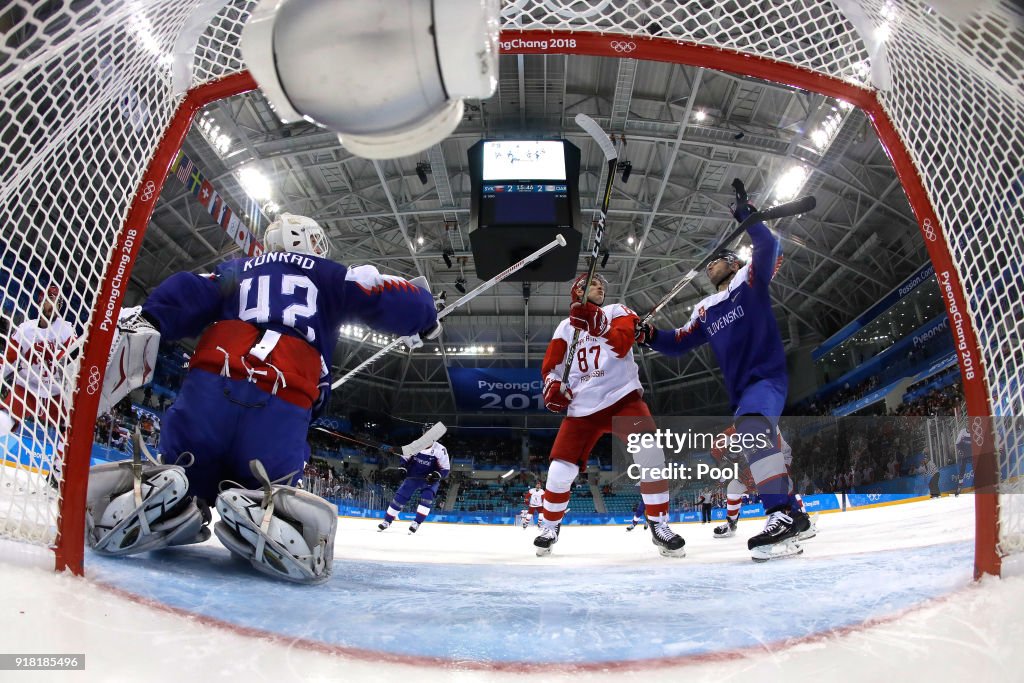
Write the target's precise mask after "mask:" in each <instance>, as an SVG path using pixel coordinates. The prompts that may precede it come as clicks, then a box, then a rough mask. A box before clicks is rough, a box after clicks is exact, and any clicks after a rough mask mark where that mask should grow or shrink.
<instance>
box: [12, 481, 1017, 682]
mask: <svg viewBox="0 0 1024 683" xmlns="http://www.w3.org/2000/svg"><path fill="white" fill-rule="evenodd" d="M973 503H974V501H973V496H970V495H964V496H961V497H960V498H952V497H947V498H943V499H940V500H937V501H931V500H925V501H921V502H916V503H910V504H904V505H892V506H885V507H879V508H874V509H868V510H858V511H851V512H842V513H833V514H824V515H821V516H820V517H819V518H818V522H817V524H818V529H819V535H818V537H817V538H815V539H812V540H809V541H806V542H804V544H803V545H804V548H805V553H804V555H803V556H801V557H796V558H790V559H784V560H777V561H773V562H770V563H767V564H760V565H759V564H754V563H753V562H751V561H750V559H749V556H748V554H747V551H746V549H745V539H746V537H747V536H749V535H752V534H753V533H754V532H755V531H756V530H759V528H760V526H761V524H763V522H762V520H748V521H743V522H741V523H740V526H739V533H738V534H737V536H736V537H734V538H731V539H725V540H723V539H713V538H712V537H711V525H700V524H683V525H677V528H678V529H679V530H680V531H681V532H682V533H683V535H684V536H685V538H686V540H687V546H686V547H687V551H688V554H687V557H686V558H683V559H668V558H663V557H661V556H659V555H658V554H657V552H656V550H655V548H654V546H653V545H652V544H651V542H650V537H649V535H648V534H646V533H645V532H643V531H642V529H641V528H637V529H635V530H633V531H632V532H628V533H627V532H626V531H625V529H624V527H622V526H607V527H594V526H571V525H567V526H565V527H563V530H562V535H561V538H560V540H559V542H558V544H557V545H556V546H555V550H554V553H553V554H552V555H551V556H549V557H546V558H538V557H536V556H535V554H534V552H533V547H532V539H533V537H534V536H535V530H534V529H533V528H531V529H529V530H524V529H522V528H520V527H512V526H483V525H479V526H478V525H455V524H440V523H429V522H428V523H427V524H426V525H424V526H423V527H422V528H421V530H420V532H419V533H418V534H416V535H410V534H408V533H407V528H408V524H407V522H405V521H399V522H396V523H395V524H394V525H393V526H392V528H391V529H390V530H388V531H386V532H383V533H379V532H378V531H377V528H376V521H375V520H366V519H348V518H342V519H340V520H339V528H338V535H337V543H336V546H335V556H336V558H337V559H336V562H335V567H334V575H333V577H332V579H331V580H330V581H329V582H328V583H327V584H325V585H322V586H319V587H302V586H296V585H291V584H286V583H282V582H280V581H275V580H273V579H270V578H267V577H264V576H263V575H261V574H259V573H257V572H256V571H255V570H252V569H250V568H249V567H248V566H247V565H245V564H243V563H240V562H237V561H235V560H232V559H231V558H230V557H229V555H228V552H227V551H226V550H225V549H224V548H222V547H221V546H220V545H219V544H218V543H217V541H216V540H215V539H214V540H211V541H209V542H208V543H206V544H204V545H201V546H191V547H187V548H180V549H177V550H175V551H163V552H159V553H149V554H144V555H140V556H135V557H129V558H124V559H121V560H111V559H107V558H100V557H98V556H96V555H93V554H87V557H86V577H85V578H84V579H81V578H75V577H72V576H70V575H54V574H53V573H52V571H50V570H49V568H48V567H45V566H31V565H33V564H41V562H40V560H41V559H43V558H40V557H39V556H37V553H39V551H36V550H29V549H26V547H25V546H21V545H18V544H12V543H8V544H5V545H4V546H3V557H4V559H5V561H4V562H3V563H0V573H2V577H3V585H4V587H5V591H4V592H5V598H4V600H3V608H2V609H3V610H4V616H3V618H4V624H5V632H6V634H5V636H4V640H5V641H6V642H5V646H4V649H5V650H6V651H7V652H26V653H27V652H33V653H38V654H43V653H49V654H53V653H84V654H85V656H86V669H85V672H84V673H83V672H75V673H70V672H68V673H64V674H52V673H39V674H37V679H38V680H45V679H49V680H52V679H53V678H54V677H56V676H58V675H60V676H62V677H71V676H75V677H76V678H77V679H78V680H104V681H109V680H127V679H129V678H131V679H140V678H141V679H144V680H160V681H163V680H167V681H171V680H174V681H180V680H187V679H190V678H191V679H193V680H211V679H226V678H229V677H230V678H236V679H238V678H240V679H244V680H256V681H262V680H268V681H269V680H274V681H282V680H382V679H394V678H397V677H409V676H414V677H415V678H416V679H417V680H523V679H525V678H529V677H533V676H538V675H543V676H545V677H546V678H557V679H568V678H570V677H578V676H581V675H583V676H584V677H586V678H587V679H611V678H614V679H616V680H622V679H626V680H630V679H641V678H645V679H646V678H649V677H650V676H652V675H653V676H656V677H657V678H658V679H659V680H671V679H676V678H682V677H683V676H685V677H686V680H688V681H703V680H715V681H730V680H740V679H742V680H749V679H750V677H751V676H753V677H755V678H757V679H759V680H765V679H766V678H767V680H776V679H780V678H781V677H783V676H786V677H789V676H794V675H795V676H799V677H807V676H815V677H819V676H821V677H827V678H828V679H830V680H834V681H842V680H859V681H862V680H880V679H881V677H882V676H883V675H884V676H885V677H892V676H899V677H906V679H907V680H924V679H928V680H939V681H947V680H964V679H965V678H968V677H969V678H970V679H971V680H979V681H981V680H996V679H999V680H1022V678H1021V674H1020V671H1021V670H1022V664H1024V654H1022V653H1021V649H1020V643H1021V642H1024V622H1022V620H1021V619H1020V614H1021V610H1022V608H1024V578H1021V577H1020V576H1019V573H1018V575H1016V576H1010V577H1008V578H1002V579H993V578H986V579H985V580H984V581H982V582H980V583H974V582H972V580H971V574H972V550H973V545H972V542H971V534H972V530H973V524H974V522H973V519H974V518H973ZM1007 573H1010V574H1013V573H1014V572H1012V571H1011V572H1007ZM11 676H14V675H13V674H8V675H7V676H2V677H0V678H2V679H3V680H13V678H11ZM22 677H24V678H25V679H28V678H30V677H31V675H26V674H21V675H20V677H18V678H17V680H22Z"/></svg>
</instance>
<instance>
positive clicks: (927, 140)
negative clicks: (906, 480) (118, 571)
mask: <svg viewBox="0 0 1024 683" xmlns="http://www.w3.org/2000/svg"><path fill="white" fill-rule="evenodd" d="M254 4H255V3H253V2H241V1H238V2H223V1H222V0H219V1H210V0H207V1H206V2H200V3H198V9H196V7H197V5H196V3H190V2H183V1H179V0H162V1H160V2H153V3H147V5H146V7H145V8H140V7H138V6H137V5H132V6H128V7H127V8H126V7H123V6H118V7H110V6H104V7H101V8H99V9H95V8H94V9H89V8H86V9H76V8H60V9H58V10H56V13H55V14H54V15H51V16H39V14H38V13H39V11H40V10H38V9H37V8H35V7H33V4H32V3H29V2H25V1H24V0H18V1H17V2H15V3H14V4H13V5H12V6H11V7H10V8H9V9H5V10H3V11H2V12H3V13H2V14H0V29H3V30H4V31H5V36H14V37H16V38H17V40H8V41H7V44H6V46H3V47H0V58H2V60H3V61H0V104H2V105H3V110H4V111H5V112H7V114H6V115H5V116H4V117H3V118H0V152H2V153H3V154H2V156H3V157H4V158H5V159H10V160H13V162H14V163H13V164H12V165H11V166H8V167H7V168H6V169H0V217H2V218H3V219H4V221H5V224H6V226H10V228H11V229H12V230H13V234H14V236H13V237H12V240H11V242H10V243H9V244H8V245H7V247H9V251H10V252H11V253H13V254H14V257H13V258H12V259H10V260H11V261H13V263H14V265H10V264H9V263H8V260H7V258H6V257H7V255H6V254H5V261H4V263H3V264H0V269H3V271H2V273H0V274H3V275H4V276H5V277H6V282H8V283H13V285H16V286H17V287H18V288H19V289H20V290H26V291H27V290H29V289H31V288H32V287H34V286H35V285H36V284H37V283H38V282H39V281H40V280H41V279H42V278H41V276H40V274H39V273H38V272H36V273H32V272H31V270H32V268H33V267H34V266H35V264H36V263H37V260H36V259H35V257H34V256H28V255H27V254H42V256H41V257H39V258H40V259H41V262H42V263H44V269H49V270H52V272H48V273H45V275H46V276H47V279H48V280H49V281H56V282H58V283H59V284H60V285H61V286H62V287H63V288H64V290H65V291H66V292H69V293H70V297H69V298H70V300H71V302H72V305H71V308H72V309H74V310H73V311H71V312H72V313H77V314H78V318H79V320H80V321H81V323H82V325H83V327H84V328H85V329H86V330H87V340H86V343H85V345H84V347H83V349H82V351H81V358H76V359H74V365H73V366H71V367H72V369H74V368H80V370H79V371H78V373H77V382H76V383H75V387H76V388H75V390H74V392H73V394H71V396H70V397H69V400H67V401H65V406H66V407H65V408H64V410H65V412H69V415H66V416H65V419H64V420H62V421H58V423H56V424H52V425H50V427H51V428H53V429H56V430H58V431H59V430H62V429H63V425H64V424H67V425H69V426H68V429H67V434H66V440H67V444H68V445H67V448H66V451H65V455H64V459H65V465H64V472H63V477H64V482H63V486H62V494H61V495H62V498H61V499H60V500H59V502H58V508H59V517H58V519H57V522H56V529H57V535H56V538H51V537H48V536H46V535H45V534H44V535H42V536H41V537H37V536H32V537H31V538H30V539H25V538H22V536H21V534H20V532H19V531H18V530H17V529H18V528H19V526H18V525H17V524H14V525H10V524H7V525H3V526H0V537H4V536H7V537H12V538H16V539H21V540H29V541H30V542H34V543H42V544H43V545H49V546H51V547H53V548H54V550H55V553H56V565H57V568H58V569H65V568H67V569H70V570H71V571H73V572H75V573H81V572H82V569H83V567H82V565H83V530H84V501H85V488H86V487H85V484H86V480H87V473H88V466H89V458H90V452H91V448H92V441H93V430H94V427H95V420H96V408H97V402H98V395H97V391H96V381H97V373H98V372H99V373H102V369H103V367H104V365H105V361H106V357H107V352H108V349H109V344H110V340H111V331H112V328H111V325H110V320H111V319H116V314H117V311H118V310H119V309H120V307H121V304H122V302H123V299H124V293H125V290H126V286H125V284H126V283H127V282H128V280H129V279H130V274H131V268H132V265H133V263H134V262H135V259H136V258H137V257H138V254H139V250H140V247H141V244H142V240H143V237H144V235H145V231H146V226H147V224H148V222H149V217H150V215H151V213H152V210H153V206H154V204H155V200H156V197H157V196H158V195H159V192H160V190H161V188H162V187H163V182H164V180H165V179H166V176H167V173H168V169H169V166H170V163H171V161H172V160H173V158H174V155H175V153H176V152H177V150H178V148H179V147H180V146H181V144H182V141H183V139H184V136H185V134H186V132H187V130H188V128H189V126H190V124H191V122H192V120H193V118H194V116H195V113H196V112H197V111H198V110H199V109H200V108H201V107H202V106H204V105H205V104H207V103H208V102H211V101H214V100H216V99H219V98H222V97H227V96H230V95H233V94H237V93H241V92H244V91H246V90H249V89H252V88H253V83H252V80H251V79H250V78H249V77H248V75H247V74H246V73H245V72H244V71H243V66H242V64H241V60H240V57H239V55H238V49H237V44H238V37H239V35H240V30H241V27H242V26H243V25H244V21H245V20H246V18H247V17H248V13H249V12H250V11H251V10H252V8H253V6H254ZM854 6H856V7H854ZM765 7H766V6H765V5H760V6H758V7H757V8H754V7H748V6H747V3H733V2H724V1H722V2H714V1H711V0H699V1H698V0H688V1H685V2H677V1H675V0H600V1H599V2H592V3H581V2H575V1H574V0H512V1H511V2H506V3H504V4H503V9H502V14H503V24H504V31H503V33H502V37H501V39H502V48H503V50H504V51H505V52H509V53H518V54H537V53H542V54H575V55H593V56H607V57H628V58H631V59H646V60H656V61H664V62H672V63H679V64H689V65H697V66H702V67H707V68H712V69H719V70H723V71H728V72H732V73H736V74H740V75H746V76H753V77H757V78H761V79H765V80H768V81H773V82H780V83H786V84H788V85H792V86H796V87H799V88H803V89H806V90H808V91H813V92H817V93H821V94H824V95H828V96H831V97H836V98H839V99H842V100H845V101H847V102H849V103H851V104H854V105H856V106H858V107H860V108H861V109H862V110H863V111H864V112H865V113H866V114H867V117H868V119H869V120H870V121H871V123H872V125H873V126H874V128H875V130H876V132H877V134H878V137H879V139H880V140H881V142H882V144H883V146H884V147H885V149H886V150H887V152H888V153H889V155H890V157H891V158H892V162H893V166H894V168H895V169H896V172H897V174H898V176H899V179H900V181H901V183H902V185H903V188H904V191H905V192H906V194H907V197H908V199H909V201H910V204H911V206H912V208H913V210H914V212H915V215H916V217H917V219H918V223H919V225H920V227H921V234H922V237H923V239H924V241H925V245H926V247H927V250H928V253H929V255H930V257H931V259H932V261H933V263H934V264H935V270H936V273H937V275H938V278H939V285H940V290H941V291H942V293H943V299H944V301H945V303H946V306H947V311H948V312H949V314H950V318H951V322H952V325H951V329H952V330H953V333H954V339H955V340H956V343H957V349H958V354H959V363H960V369H961V373H962V376H963V384H964V389H965V394H966V398H967V407H968V412H969V414H970V415H971V416H972V418H971V427H972V429H971V431H972V434H973V436H974V448H975V456H976V458H977V461H978V473H977V476H978V480H979V482H981V483H983V484H986V483H987V487H983V488H982V492H981V493H979V494H978V495H977V496H976V507H977V524H976V525H977V533H976V560H975V564H976V574H977V575H980V574H981V573H998V572H999V567H1000V557H1001V556H1002V555H1004V554H1006V553H1008V552H1017V551H1019V550H1021V549H1022V548H1024V544H1022V542H1021V531H1022V527H1024V522H1022V519H1024V511H1022V510H1021V509H1020V508H1019V507H1018V504H1017V503H1016V502H1015V501H1014V500H1013V498H1014V496H1013V495H1009V494H1004V495H1002V496H1001V497H1000V495H999V494H998V493H997V492H996V489H995V484H996V481H997V480H1000V479H1002V480H1007V479H1016V478H1017V477H1019V475H1020V474H1021V472H1020V467H1021V465H1020V462H1019V455H1005V454H1007V453H1009V454H1016V453H1019V449H1020V447H1021V443H1020V439H1021V435H1019V434H1015V433H1011V432H1007V431H1005V430H1000V429H993V426H992V424H991V423H990V421H989V419H988V416H990V415H993V414H998V415H1021V414H1022V411H1024V401H1022V398H1021V395H1022V389H1021V385H1020V378H1019V375H1021V374H1022V370H1024V368H1022V367H1021V366H1022V360H1021V355H1022V350H1021V341H1020V340H1021V336H1022V334H1021V328H1020V325H1021V323H1020V321H1019V320H1017V319H1016V318H1015V316H1014V309H1013V306H1014V303H1015V302H1017V301H1020V300H1021V299H1022V298H1024V291H1022V290H1024V286H1022V284H1021V282H1020V277H1019V275H1018V276H1016V278H1014V279H1006V278H1004V277H1003V275H1002V274H1001V271H1000V272H999V273H997V277H993V274H992V268H991V266H990V264H989V261H990V260H991V259H993V258H997V259H999V260H1000V261H1001V262H1002V263H1016V264H1019V263H1021V262H1022V261H1024V254H1022V253H1021V245H1020V243H1019V238H1018V237H1015V235H1016V234H1018V233H1017V231H1016V230H1014V229H1013V228H1012V227H1007V226H1006V223H1005V222H1006V221H1008V220H1010V219H1011V218H1012V209H1007V207H1006V203H1005V202H1006V201H1007V197H1006V196H1004V195H1000V194H999V193H998V190H996V189H995V188H1006V191H1007V192H1008V193H1009V192H1010V189H1011V188H1013V187H1014V184H1015V183H1016V188H1017V191H1018V192H1020V191H1021V187H1020V183H1021V180H1022V179H1021V178H1020V177H1019V176H1018V175H1014V174H1020V173H1021V169H1024V149H1022V147H1024V144H1022V142H1021V134H1020V132H1019V122H1020V121H1021V120H1024V95H1022V94H1021V93H1022V91H1024V87H1022V80H1021V79H1022V78H1024V77H1022V75H1021V74H1022V72H1024V69H1021V63H1020V61H1019V60H1020V58H1021V57H1020V55H1021V54H1022V52H1024V49H1022V43H1024V39H1022V37H1021V28H1020V23H1019V22H1020V15H1019V14H1018V10H1016V9H1014V8H1013V7H1012V6H1011V4H1010V3H1009V2H1006V1H1004V2H989V3H987V4H984V7H983V8H982V9H981V10H980V12H981V14H980V15H979V16H974V17H972V16H970V15H969V14H968V16H966V17H963V18H960V19H956V18H954V19H951V18H948V17H944V16H939V15H937V14H935V13H934V12H932V11H930V10H929V9H928V8H927V7H926V6H925V5H924V4H920V6H918V5H913V6H911V7H909V8H907V7H902V6H901V7H899V8H896V7H894V5H893V4H892V3H890V2H888V1H886V0H865V2H858V3H853V2H836V3H832V4H826V3H819V2H811V1H809V0H808V1H797V0H780V1H779V2H776V3H771V4H770V6H768V7H769V9H767V10H765ZM840 7H844V8H846V9H847V11H848V12H850V14H849V15H848V14H844V13H843V12H841V11H840V9H839V8H840ZM880 28H885V29H886V30H887V31H888V35H887V37H886V38H885V39H882V40H878V39H877V35H875V34H873V33H872V29H876V30H877V29H880ZM881 67H885V68H881ZM29 124H35V125H34V127H33V125H29ZM40 127H41V128H42V131H43V133H42V134H40V133H39V130H40ZM1017 201H1019V199H1018V200H1017ZM1000 221H1002V223H1001V222H1000ZM993 280H997V281H998V284H999V287H998V288H995V287H991V286H990V285H991V283H992V281H993ZM24 298H25V297H21V298H20V299H18V300H17V301H16V303H15V304H14V306H13V309H14V313H12V314H10V315H9V318H10V320H9V323H13V322H15V320H16V318H19V317H30V315H31V312H32V310H31V304H28V305H26V304H23V303H22V301H23V300H24ZM75 301H77V303H75ZM8 327H10V328H13V325H12V324H9V325H8ZM10 333H11V330H8V331H7V332H4V333H3V334H5V335H7V339H4V340H3V341H9V335H10ZM997 439H998V441H997ZM1000 453H1001V454H1004V455H1002V456H998V455H997V454H1000ZM5 464H8V465H10V464H11V463H7V462H5ZM18 467H20V465H13V466H12V467H4V468H0V480H3V477H4V476H5V475H4V471H6V470H10V469H17V468H18ZM19 490H20V489H19ZM26 495H27V494H26ZM16 507H17V506H12V507H11V508H8V510H12V509H14V508H16ZM3 514H4V512H3V510H0V516H2V515H3ZM8 514H12V513H11V512H10V511H8ZM13 514H17V512H16V511H15V513H13ZM10 529H14V530H13V531H10ZM40 539H41V540H40Z"/></svg>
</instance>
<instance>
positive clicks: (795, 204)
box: [640, 195, 817, 327]
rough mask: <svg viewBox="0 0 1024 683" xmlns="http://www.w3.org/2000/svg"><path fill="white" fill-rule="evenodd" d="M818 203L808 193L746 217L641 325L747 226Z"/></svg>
mask: <svg viewBox="0 0 1024 683" xmlns="http://www.w3.org/2000/svg"><path fill="white" fill-rule="evenodd" d="M816 205H817V200H816V199H815V198H814V197H813V196H811V195H807V196H806V197H801V198H800V199H794V200H793V201H791V202H786V203H785V204H779V205H777V206H772V207H770V208H767V209H765V210H764V211H755V212H754V213H752V214H750V215H749V216H747V217H746V218H744V219H743V222H742V223H740V224H739V225H738V226H736V229H735V230H733V231H732V232H730V233H729V234H728V235H726V237H725V239H724V240H722V241H721V242H719V243H718V244H716V245H715V248H714V249H712V250H711V251H710V252H709V253H708V255H707V256H705V257H704V259H703V260H702V261H701V262H700V263H698V264H697V266H696V267H695V268H693V270H691V271H690V272H688V273H687V274H686V275H684V276H683V279H682V280H680V281H679V282H678V283H676V286H675V287H673V288H672V289H670V290H669V292H668V294H666V295H665V296H663V297H662V298H661V301H659V302H658V303H657V304H655V305H654V308H652V309H651V312H650V313H648V314H647V315H645V316H644V318H643V320H641V321H640V325H641V327H642V326H644V325H647V324H649V323H650V322H651V320H652V319H653V318H654V316H656V315H658V313H659V312H661V309H663V308H665V306H666V305H667V304H668V302H669V301H671V300H672V299H673V298H674V297H675V295H676V294H678V293H679V292H681V291H683V288H684V287H686V285H688V284H690V283H691V282H692V281H693V279H694V278H696V277H697V276H698V275H700V274H701V273H702V272H703V271H704V269H705V268H707V267H708V264H709V263H711V261H713V260H714V257H715V254H717V253H718V250H719V249H724V248H727V247H728V246H729V245H730V244H732V242H733V241H734V240H735V239H737V238H738V237H739V236H740V235H742V234H743V233H744V232H746V230H747V228H749V227H750V226H751V225H753V224H754V223H763V222H764V221H770V220H775V219H776V218H787V217H789V216H796V215H798V214H801V213H807V212H808V211H811V210H812V209H814V207H815V206H816Z"/></svg>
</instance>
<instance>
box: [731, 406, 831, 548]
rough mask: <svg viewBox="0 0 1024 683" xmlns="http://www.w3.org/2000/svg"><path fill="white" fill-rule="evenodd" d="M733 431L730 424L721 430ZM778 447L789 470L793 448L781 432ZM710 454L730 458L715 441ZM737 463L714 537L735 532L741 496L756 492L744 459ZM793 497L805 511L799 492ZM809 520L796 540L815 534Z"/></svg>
mask: <svg viewBox="0 0 1024 683" xmlns="http://www.w3.org/2000/svg"><path fill="white" fill-rule="evenodd" d="M735 433H736V428H735V427H732V426H730V427H729V428H728V429H726V430H725V432H723V434H724V435H726V436H729V435H731V434H735ZM779 447H780V448H781V449H782V456H783V458H784V460H785V462H786V471H787V472H789V468H790V466H791V465H792V463H793V449H792V448H791V447H790V445H789V442H787V441H786V439H785V438H783V436H782V433H781V432H780V433H779ZM711 456H712V457H713V458H715V460H717V461H719V462H721V461H725V460H730V459H731V458H730V457H729V454H728V453H727V451H726V449H725V448H722V447H720V445H719V444H718V443H716V444H715V447H713V448H712V449H711ZM739 465H740V469H739V473H740V476H739V478H738V479H732V480H730V481H729V483H728V485H727V486H726V489H725V496H726V499H725V500H726V504H725V524H720V525H718V526H716V527H715V529H714V537H715V538H730V537H732V536H734V535H735V534H736V524H737V522H739V518H740V508H741V507H742V506H743V496H744V495H746V494H753V493H756V492H757V486H756V485H755V484H754V477H753V475H752V474H751V473H750V466H749V465H747V463H746V462H745V461H743V462H740V463H739ZM792 479H793V477H792V475H791V476H790V481H792ZM794 498H796V502H797V505H799V507H800V510H802V511H803V512H804V513H806V512H807V511H806V510H805V509H804V501H803V497H802V496H800V494H794ZM809 519H810V518H809ZM810 522H811V523H810V526H808V528H807V529H806V530H804V531H801V532H800V533H799V534H798V535H797V539H798V540H801V541H806V540H808V539H810V538H814V537H815V536H816V535H817V533H818V531H817V529H816V528H815V524H814V520H813V519H811V520H810Z"/></svg>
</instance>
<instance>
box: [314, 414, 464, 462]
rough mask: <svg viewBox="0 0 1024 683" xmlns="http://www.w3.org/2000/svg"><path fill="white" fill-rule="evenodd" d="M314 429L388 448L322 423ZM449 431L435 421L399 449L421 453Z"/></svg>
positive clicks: (410, 453)
mask: <svg viewBox="0 0 1024 683" xmlns="http://www.w3.org/2000/svg"><path fill="white" fill-rule="evenodd" d="M313 429H315V430H316V431H318V432H322V433H324V434H327V435H328V436H333V437H334V438H336V439H345V440H347V441H351V442H353V443H357V444H359V445H360V446H366V447H367V448H376V449H377V450H380V451H383V450H386V447H385V446H384V444H380V443H378V444H372V443H369V442H366V441H360V440H359V439H356V438H353V437H351V436H349V435H347V434H342V433H341V432H336V431H334V430H333V429H328V428H327V427H321V426H320V425H317V426H316V427H313ZM447 433H448V428H447V427H445V426H444V423H443V422H435V423H434V424H433V425H432V426H431V427H430V429H428V430H427V431H425V432H423V436H421V437H419V438H418V439H414V440H412V441H410V442H409V443H407V444H405V445H404V446H402V447H401V448H400V449H399V450H401V451H402V455H415V454H416V453H419V452H420V451H422V450H423V449H424V448H426V447H427V446H429V445H430V444H432V443H434V442H435V441H437V440H438V439H440V438H441V437H442V436H444V435H445V434H447Z"/></svg>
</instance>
